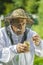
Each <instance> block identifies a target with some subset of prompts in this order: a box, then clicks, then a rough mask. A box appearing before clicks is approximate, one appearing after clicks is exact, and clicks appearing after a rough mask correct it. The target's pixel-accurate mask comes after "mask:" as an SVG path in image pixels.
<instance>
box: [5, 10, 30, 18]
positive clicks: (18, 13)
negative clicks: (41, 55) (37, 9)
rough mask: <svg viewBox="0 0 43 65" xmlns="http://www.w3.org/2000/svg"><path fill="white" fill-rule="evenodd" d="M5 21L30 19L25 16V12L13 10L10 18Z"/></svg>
mask: <svg viewBox="0 0 43 65" xmlns="http://www.w3.org/2000/svg"><path fill="white" fill-rule="evenodd" d="M6 18H7V19H12V18H25V19H28V18H30V17H28V16H27V14H26V12H25V11H24V10H23V9H16V10H14V11H13V12H12V13H11V15H10V16H8V17H6Z"/></svg>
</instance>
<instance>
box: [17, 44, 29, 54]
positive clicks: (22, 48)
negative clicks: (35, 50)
mask: <svg viewBox="0 0 43 65" xmlns="http://www.w3.org/2000/svg"><path fill="white" fill-rule="evenodd" d="M16 49H17V52H18V53H25V52H28V51H29V48H28V45H26V44H21V43H18V44H17V46H16Z"/></svg>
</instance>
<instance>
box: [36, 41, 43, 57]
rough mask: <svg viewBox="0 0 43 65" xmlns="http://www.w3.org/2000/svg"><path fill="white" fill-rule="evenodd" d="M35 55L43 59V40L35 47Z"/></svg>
mask: <svg viewBox="0 0 43 65" xmlns="http://www.w3.org/2000/svg"><path fill="white" fill-rule="evenodd" d="M35 54H36V55H37V56H40V57H43V40H41V42H40V44H39V45H38V46H36V45H35Z"/></svg>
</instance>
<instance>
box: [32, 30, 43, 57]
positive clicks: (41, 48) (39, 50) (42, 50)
mask: <svg viewBox="0 0 43 65" xmlns="http://www.w3.org/2000/svg"><path fill="white" fill-rule="evenodd" d="M36 34H38V33H36V32H34V31H32V36H34V35H36ZM33 44H34V43H33ZM34 47H35V54H36V55H37V56H40V57H43V40H42V39H41V40H40V43H39V45H38V46H37V45H35V44H34Z"/></svg>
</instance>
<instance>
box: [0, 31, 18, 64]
mask: <svg viewBox="0 0 43 65" xmlns="http://www.w3.org/2000/svg"><path fill="white" fill-rule="evenodd" d="M15 55H18V53H17V50H16V45H10V46H9V47H5V41H4V38H3V35H2V33H1V32H0V62H4V63H7V62H9V61H11V60H12V59H13V58H14V56H15Z"/></svg>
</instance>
